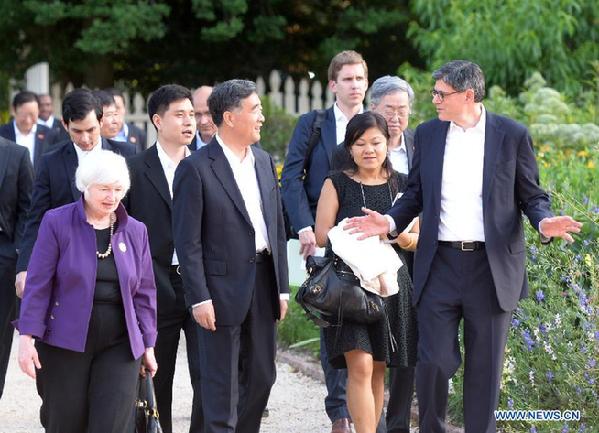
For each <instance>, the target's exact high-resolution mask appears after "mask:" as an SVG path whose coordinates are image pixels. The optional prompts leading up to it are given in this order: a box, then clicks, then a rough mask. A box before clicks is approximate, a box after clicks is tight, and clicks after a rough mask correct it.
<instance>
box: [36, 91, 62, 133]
mask: <svg viewBox="0 0 599 433" xmlns="http://www.w3.org/2000/svg"><path fill="white" fill-rule="evenodd" d="M37 99H38V101H39V109H40V113H39V118H38V119H37V123H38V124H39V125H44V126H47V127H48V128H50V129H51V130H52V132H53V133H54V136H55V142H56V143H61V142H63V141H67V140H69V134H68V133H67V130H66V129H64V126H62V122H61V121H60V119H57V118H56V117H54V106H53V102H52V97H51V96H50V95H48V94H46V93H43V94H41V95H38V96H37Z"/></svg>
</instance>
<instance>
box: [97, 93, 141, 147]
mask: <svg viewBox="0 0 599 433" xmlns="http://www.w3.org/2000/svg"><path fill="white" fill-rule="evenodd" d="M104 91H105V92H108V93H110V94H111V95H112V97H113V98H114V103H115V105H116V109H117V114H118V117H117V121H118V124H119V128H118V131H119V132H118V133H117V134H116V135H115V136H114V137H112V138H111V140H113V141H122V142H124V143H129V144H132V145H133V146H135V147H136V148H137V151H138V152H141V151H142V150H144V149H145V148H146V146H147V142H146V141H147V139H146V133H145V131H144V130H142V129H140V128H138V127H137V126H136V125H135V124H134V123H133V122H125V115H126V114H127V106H126V105H125V96H124V94H123V92H121V91H120V90H118V89H116V88H114V87H109V88H107V89H104Z"/></svg>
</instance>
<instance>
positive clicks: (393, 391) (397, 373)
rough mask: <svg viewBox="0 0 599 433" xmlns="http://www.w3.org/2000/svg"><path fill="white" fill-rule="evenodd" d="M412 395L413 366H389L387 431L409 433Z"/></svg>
mask: <svg viewBox="0 0 599 433" xmlns="http://www.w3.org/2000/svg"><path fill="white" fill-rule="evenodd" d="M413 396H414V367H395V368H393V367H392V368H390V369H389V402H388V403H387V416H386V422H387V433H410V418H411V410H412V399H413Z"/></svg>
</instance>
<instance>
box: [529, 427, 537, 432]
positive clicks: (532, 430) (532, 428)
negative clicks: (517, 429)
mask: <svg viewBox="0 0 599 433" xmlns="http://www.w3.org/2000/svg"><path fill="white" fill-rule="evenodd" d="M530 433H537V428H536V427H535V426H534V425H533V426H532V427H531V428H530Z"/></svg>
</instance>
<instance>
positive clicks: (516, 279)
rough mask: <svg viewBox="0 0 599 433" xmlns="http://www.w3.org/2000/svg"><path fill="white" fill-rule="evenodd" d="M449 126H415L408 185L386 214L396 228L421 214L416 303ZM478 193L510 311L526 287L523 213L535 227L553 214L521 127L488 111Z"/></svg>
mask: <svg viewBox="0 0 599 433" xmlns="http://www.w3.org/2000/svg"><path fill="white" fill-rule="evenodd" d="M448 129H449V122H442V121H440V120H438V119H434V120H431V121H429V122H426V123H424V124H422V125H420V126H419V127H418V128H417V129H416V135H415V138H414V146H415V154H414V161H413V167H412V170H411V171H410V175H409V178H408V189H407V191H406V193H405V194H404V195H403V197H402V198H401V199H400V200H399V201H398V202H397V203H396V204H395V206H394V207H393V208H391V209H390V210H389V212H388V214H389V215H390V216H391V217H393V219H394V220H395V223H396V225H397V229H398V230H402V229H403V228H405V227H406V226H407V225H408V223H409V222H410V221H411V220H412V218H414V217H415V216H417V215H418V214H419V213H420V212H422V220H421V222H422V224H421V226H420V238H419V242H418V250H417V251H416V258H415V263H414V302H415V303H417V302H418V301H419V299H420V296H421V294H422V290H423V288H424V285H425V284H426V281H427V279H428V276H429V270H430V268H431V264H432V261H433V257H434V256H435V252H436V250H437V245H438V244H437V242H438V230H439V213H440V208H441V179H442V174H443V173H442V171H443V156H444V152H445V139H446V136H447V131H448ZM464 169H465V170H467V169H468V168H467V167H464ZM482 191H483V197H482V200H483V218H484V230H485V250H486V252H487V256H488V260H489V265H490V267H491V273H492V274H493V281H494V283H495V289H496V293H497V299H498V301H499V305H500V306H501V308H502V309H503V310H505V311H511V310H513V309H515V308H516V305H517V303H518V300H519V299H521V298H522V297H525V296H526V295H527V291H528V290H527V289H528V284H527V281H526V270H525V256H526V252H525V248H524V229H523V225H522V212H524V213H525V214H526V216H527V217H528V219H529V220H530V223H531V224H532V226H533V227H534V228H535V230H537V229H538V227H539V222H540V221H541V220H542V219H543V218H545V217H550V216H551V215H552V214H551V210H550V203H549V197H548V196H547V194H546V193H545V192H544V191H543V190H542V189H541V188H540V187H539V173H538V168H537V163H536V160H535V156H534V152H533V149H532V140H531V138H530V135H529V134H528V131H527V129H526V127H524V126H523V125H521V124H519V123H516V122H514V121H513V120H511V119H508V118H506V117H502V116H498V115H495V114H492V113H489V112H487V118H486V128H485V157H484V169H483V188H482ZM464 240H467V239H464Z"/></svg>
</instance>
